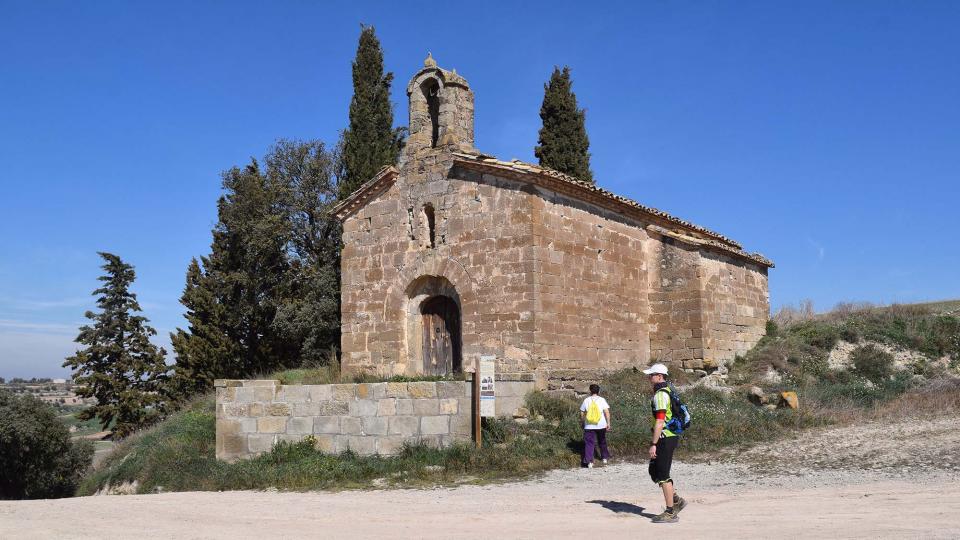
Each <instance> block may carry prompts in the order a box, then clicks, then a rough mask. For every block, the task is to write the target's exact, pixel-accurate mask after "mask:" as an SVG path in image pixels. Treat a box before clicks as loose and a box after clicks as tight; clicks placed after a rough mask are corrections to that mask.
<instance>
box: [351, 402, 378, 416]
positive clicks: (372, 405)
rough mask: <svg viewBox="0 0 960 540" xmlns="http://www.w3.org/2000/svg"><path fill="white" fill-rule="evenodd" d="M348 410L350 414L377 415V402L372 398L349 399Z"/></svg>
mask: <svg viewBox="0 0 960 540" xmlns="http://www.w3.org/2000/svg"><path fill="white" fill-rule="evenodd" d="M347 405H348V410H349V412H348V413H347V414H349V415H350V416H376V415H377V408H378V407H377V402H376V401H374V400H372V399H358V400H356V401H351V402H349V403H348V404H347Z"/></svg>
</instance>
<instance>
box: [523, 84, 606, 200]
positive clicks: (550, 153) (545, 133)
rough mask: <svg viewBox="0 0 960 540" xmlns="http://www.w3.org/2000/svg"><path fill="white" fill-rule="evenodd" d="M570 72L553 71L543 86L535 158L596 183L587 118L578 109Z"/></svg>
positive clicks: (550, 166)
mask: <svg viewBox="0 0 960 540" xmlns="http://www.w3.org/2000/svg"><path fill="white" fill-rule="evenodd" d="M572 86H573V82H572V81H571V80H570V68H569V67H566V66H565V67H564V68H563V70H562V71H561V70H560V69H559V68H556V67H555V68H553V75H551V76H550V82H549V83H547V84H545V85H544V87H543V88H544V93H543V104H542V105H541V106H540V119H541V120H543V127H542V128H540V139H539V141H538V143H539V144H538V146H537V147H536V149H535V150H534V154H535V155H536V156H537V158H538V159H539V160H540V165H542V166H544V167H549V168H551V169H554V170H556V171H560V172H562V173H566V174H569V175H571V176H573V177H575V178H577V179H579V180H582V181H584V182H590V183H593V172H591V171H590V152H589V151H588V150H589V148H590V141H589V139H588V138H587V128H586V125H585V118H586V115H585V113H584V111H583V109H579V108H577V96H576V94H574V93H573V88H572Z"/></svg>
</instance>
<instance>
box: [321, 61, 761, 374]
mask: <svg viewBox="0 0 960 540" xmlns="http://www.w3.org/2000/svg"><path fill="white" fill-rule="evenodd" d="M407 96H409V100H410V122H409V129H410V134H409V138H408V139H407V143H406V148H405V150H404V152H403V155H402V157H401V159H400V162H399V164H398V165H397V166H396V167H386V168H384V169H383V170H381V171H380V172H379V173H378V174H377V175H376V176H375V177H374V178H372V179H370V180H369V181H368V182H366V183H365V184H364V185H363V186H361V187H360V188H359V189H357V191H356V192H354V193H353V194H352V195H351V196H350V197H349V198H347V199H345V200H344V201H343V202H341V203H340V204H339V205H338V206H337V207H336V208H335V209H334V213H335V215H336V216H337V218H338V219H340V220H341V222H342V223H343V244H344V247H343V252H342V263H341V265H342V267H341V269H342V321H341V322H342V342H341V345H342V354H343V356H342V364H343V368H344V369H345V370H347V371H353V372H359V371H366V372H370V373H376V374H380V375H387V376H389V375H421V374H423V375H434V374H435V375H444V374H456V373H459V372H462V371H464V370H465V369H469V368H471V367H472V366H473V365H474V363H475V362H476V361H477V359H478V358H479V357H480V356H482V355H492V356H495V357H496V359H497V360H496V362H497V370H498V374H501V373H502V374H515V375H520V376H522V378H523V379H526V380H535V381H536V382H537V386H538V387H540V388H561V387H563V386H564V385H563V384H562V381H572V380H579V381H582V380H589V379H593V378H596V376H597V375H598V374H599V373H600V372H603V371H609V370H616V369H620V368H624V367H630V366H645V365H647V364H648V363H649V362H650V360H651V359H658V360H660V361H664V362H666V363H668V364H671V365H673V366H676V367H681V368H684V369H688V370H689V369H705V370H710V369H712V368H716V367H719V366H721V365H723V363H724V362H725V361H727V360H730V359H732V358H733V357H734V356H735V355H737V354H739V353H743V352H745V351H747V350H748V349H750V348H751V347H752V346H753V345H754V344H755V343H756V342H757V341H758V340H759V339H760V337H761V336H763V334H764V331H765V324H766V321H767V318H768V312H769V293H768V289H767V272H768V269H769V268H772V267H773V263H772V262H771V261H770V260H768V259H766V258H764V257H763V256H762V255H760V254H758V253H748V252H746V251H744V250H743V248H742V246H741V245H740V244H738V243H737V242H735V241H734V240H731V239H730V238H727V237H725V236H723V235H721V234H719V233H716V232H713V231H711V230H708V229H705V228H703V227H700V226H697V225H694V224H692V223H688V222H686V221H684V220H682V219H679V218H676V217H674V216H672V215H670V214H667V213H666V212H662V211H660V210H657V209H655V208H650V207H647V206H643V205H642V204H639V203H637V202H635V201H632V200H630V199H627V198H625V197H621V196H619V195H616V194H614V193H611V192H609V191H607V190H604V189H602V188H599V187H596V186H594V185H592V184H589V183H585V182H581V181H578V180H577V179H576V178H573V177H570V176H568V175H565V174H562V173H559V172H557V171H553V170H550V169H546V168H543V167H539V166H536V165H531V164H528V163H522V162H519V161H501V160H498V159H496V158H495V157H493V156H490V155H486V154H484V153H482V152H480V151H478V150H477V149H476V148H474V126H473V118H474V103H473V92H471V90H470V85H469V84H468V83H467V81H466V79H464V78H463V77H462V76H461V75H459V74H458V73H457V72H456V70H452V71H447V70H445V69H442V68H440V67H437V65H436V62H435V61H434V60H433V59H432V58H431V57H429V56H428V58H427V60H426V61H425V63H424V66H423V68H422V69H421V70H420V71H418V72H417V73H416V74H415V75H414V76H413V78H412V79H411V80H410V83H409V84H408V85H407Z"/></svg>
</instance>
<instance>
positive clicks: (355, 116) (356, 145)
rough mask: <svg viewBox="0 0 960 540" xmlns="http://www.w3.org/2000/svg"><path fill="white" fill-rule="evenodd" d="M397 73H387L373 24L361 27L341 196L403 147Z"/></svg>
mask: <svg viewBox="0 0 960 540" xmlns="http://www.w3.org/2000/svg"><path fill="white" fill-rule="evenodd" d="M392 82H393V73H386V74H384V73H383V50H382V49H381V48H380V40H379V39H377V35H376V33H375V32H374V29H373V27H372V26H365V27H363V28H362V30H361V31H360V43H359V44H358V45H357V56H356V58H354V60H353V99H351V100H350V127H349V128H347V129H346V130H345V131H344V134H343V137H344V150H343V160H344V167H345V169H346V170H345V175H344V178H343V180H342V182H341V183H340V187H339V194H340V197H341V198H344V197H347V196H349V195H350V194H351V193H353V192H354V190H356V189H357V188H358V187H360V186H361V185H363V183H364V182H366V181H367V180H370V179H371V178H373V176H374V175H375V174H376V173H377V172H378V171H379V170H380V169H381V168H383V167H384V166H386V165H393V164H395V163H396V162H397V158H398V157H399V156H400V150H401V149H402V148H403V133H404V131H405V130H404V129H403V128H397V129H394V128H393V107H392V106H391V104H390V84H391V83H392Z"/></svg>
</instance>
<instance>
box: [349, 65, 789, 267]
mask: <svg viewBox="0 0 960 540" xmlns="http://www.w3.org/2000/svg"><path fill="white" fill-rule="evenodd" d="M425 73H435V74H436V75H437V76H438V77H440V78H441V79H442V81H443V83H444V84H445V85H449V86H451V87H459V88H464V89H467V91H469V90H468V89H469V86H468V85H467V82H466V80H465V79H463V77H461V76H460V75H459V74H457V72H456V70H453V71H447V70H445V69H442V68H439V67H438V66H437V63H436V61H435V60H434V59H433V55H432V54H429V53H428V55H427V58H426V60H424V66H423V68H421V69H420V70H419V71H418V72H417V73H416V74H415V75H414V76H413V78H412V79H411V80H410V83H409V85H408V87H407V95H408V96H411V95H414V92H415V90H416V88H415V82H416V81H418V80H419V79H420V77H421V76H422V75H424V74H425ZM472 99H473V98H472V97H471V98H470V109H469V120H468V123H469V132H468V133H469V135H468V136H466V137H461V139H462V140H460V141H458V144H449V145H443V146H445V147H446V150H445V152H447V153H448V154H447V155H450V156H452V157H453V162H454V166H459V167H463V168H466V169H471V170H475V171H480V172H486V173H489V174H495V175H498V176H502V177H507V178H512V179H515V180H519V181H524V182H530V183H532V184H536V185H539V186H542V187H544V188H546V189H550V190H553V191H556V192H559V193H562V194H564V195H566V196H568V197H572V198H575V199H578V200H582V201H584V202H588V203H591V204H593V205H596V206H599V207H601V208H605V209H607V210H609V211H612V212H615V213H617V214H620V215H624V216H626V217H630V218H633V219H634V220H639V221H642V222H645V223H649V225H647V227H646V228H647V230H649V231H651V232H654V233H656V234H660V235H663V236H667V237H670V238H674V239H676V240H678V241H681V242H685V243H687V244H692V245H697V246H703V247H704V248H706V249H711V250H713V251H720V252H723V253H726V254H729V255H732V256H734V257H737V258H740V259H745V260H748V261H751V262H754V263H756V264H760V265H762V266H766V267H773V262H772V261H771V260H770V259H767V258H766V257H764V256H763V255H761V254H759V253H748V252H746V251H744V250H743V246H741V245H740V244H739V243H737V242H736V241H734V240H733V239H731V238H728V237H726V236H723V235H721V234H719V233H717V232H714V231H711V230H710V229H707V228H705V227H701V226H699V225H695V224H693V223H690V222H688V221H684V220H682V219H680V218H677V217H674V216H672V215H670V214H668V213H667V212H664V211H662V210H658V209H656V208H652V207H649V206H645V205H643V204H640V203H638V202H636V201H634V200H632V199H628V198H627V197H623V196H621V195H617V194H616V193H613V192H611V191H608V190H606V189H603V188H600V187H597V186H596V185H594V184H591V183H588V182H583V181H581V180H578V179H576V178H574V177H572V176H570V175H567V174H563V173H561V172H558V171H555V170H553V169H549V168H546V167H540V166H538V165H532V164H530V163H524V162H522V161H519V160H513V161H502V160H499V159H496V158H495V157H493V156H490V155H487V154H483V153H481V152H478V151H477V150H476V149H474V148H473V144H472V143H473V137H472V133H473V117H472ZM412 108H413V105H412V102H411V110H412ZM440 142H441V143H443V140H441V141H440ZM414 159H415V158H414ZM399 174H400V171H399V170H398V169H397V168H396V167H393V166H389V167H384V168H383V169H381V170H380V172H378V173H377V174H376V176H374V177H373V178H372V179H370V180H369V181H368V182H366V183H365V184H363V185H362V186H360V187H359V188H358V189H357V190H356V191H355V192H353V193H352V194H351V195H350V196H349V197H347V198H346V199H344V200H343V201H341V202H340V203H339V204H337V205H336V206H335V207H334V208H332V209H331V213H332V214H333V215H335V216H336V217H337V218H338V219H340V220H341V221H342V220H344V219H346V218H347V217H348V216H349V215H351V214H352V213H354V212H356V211H357V209H359V208H361V207H363V206H364V205H365V204H366V203H367V202H368V201H369V200H371V199H372V198H374V197H376V196H377V195H378V194H380V193H381V192H383V191H384V190H386V189H387V188H389V186H390V185H392V183H393V181H394V180H395V179H396V178H397V176H398V175H399Z"/></svg>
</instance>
